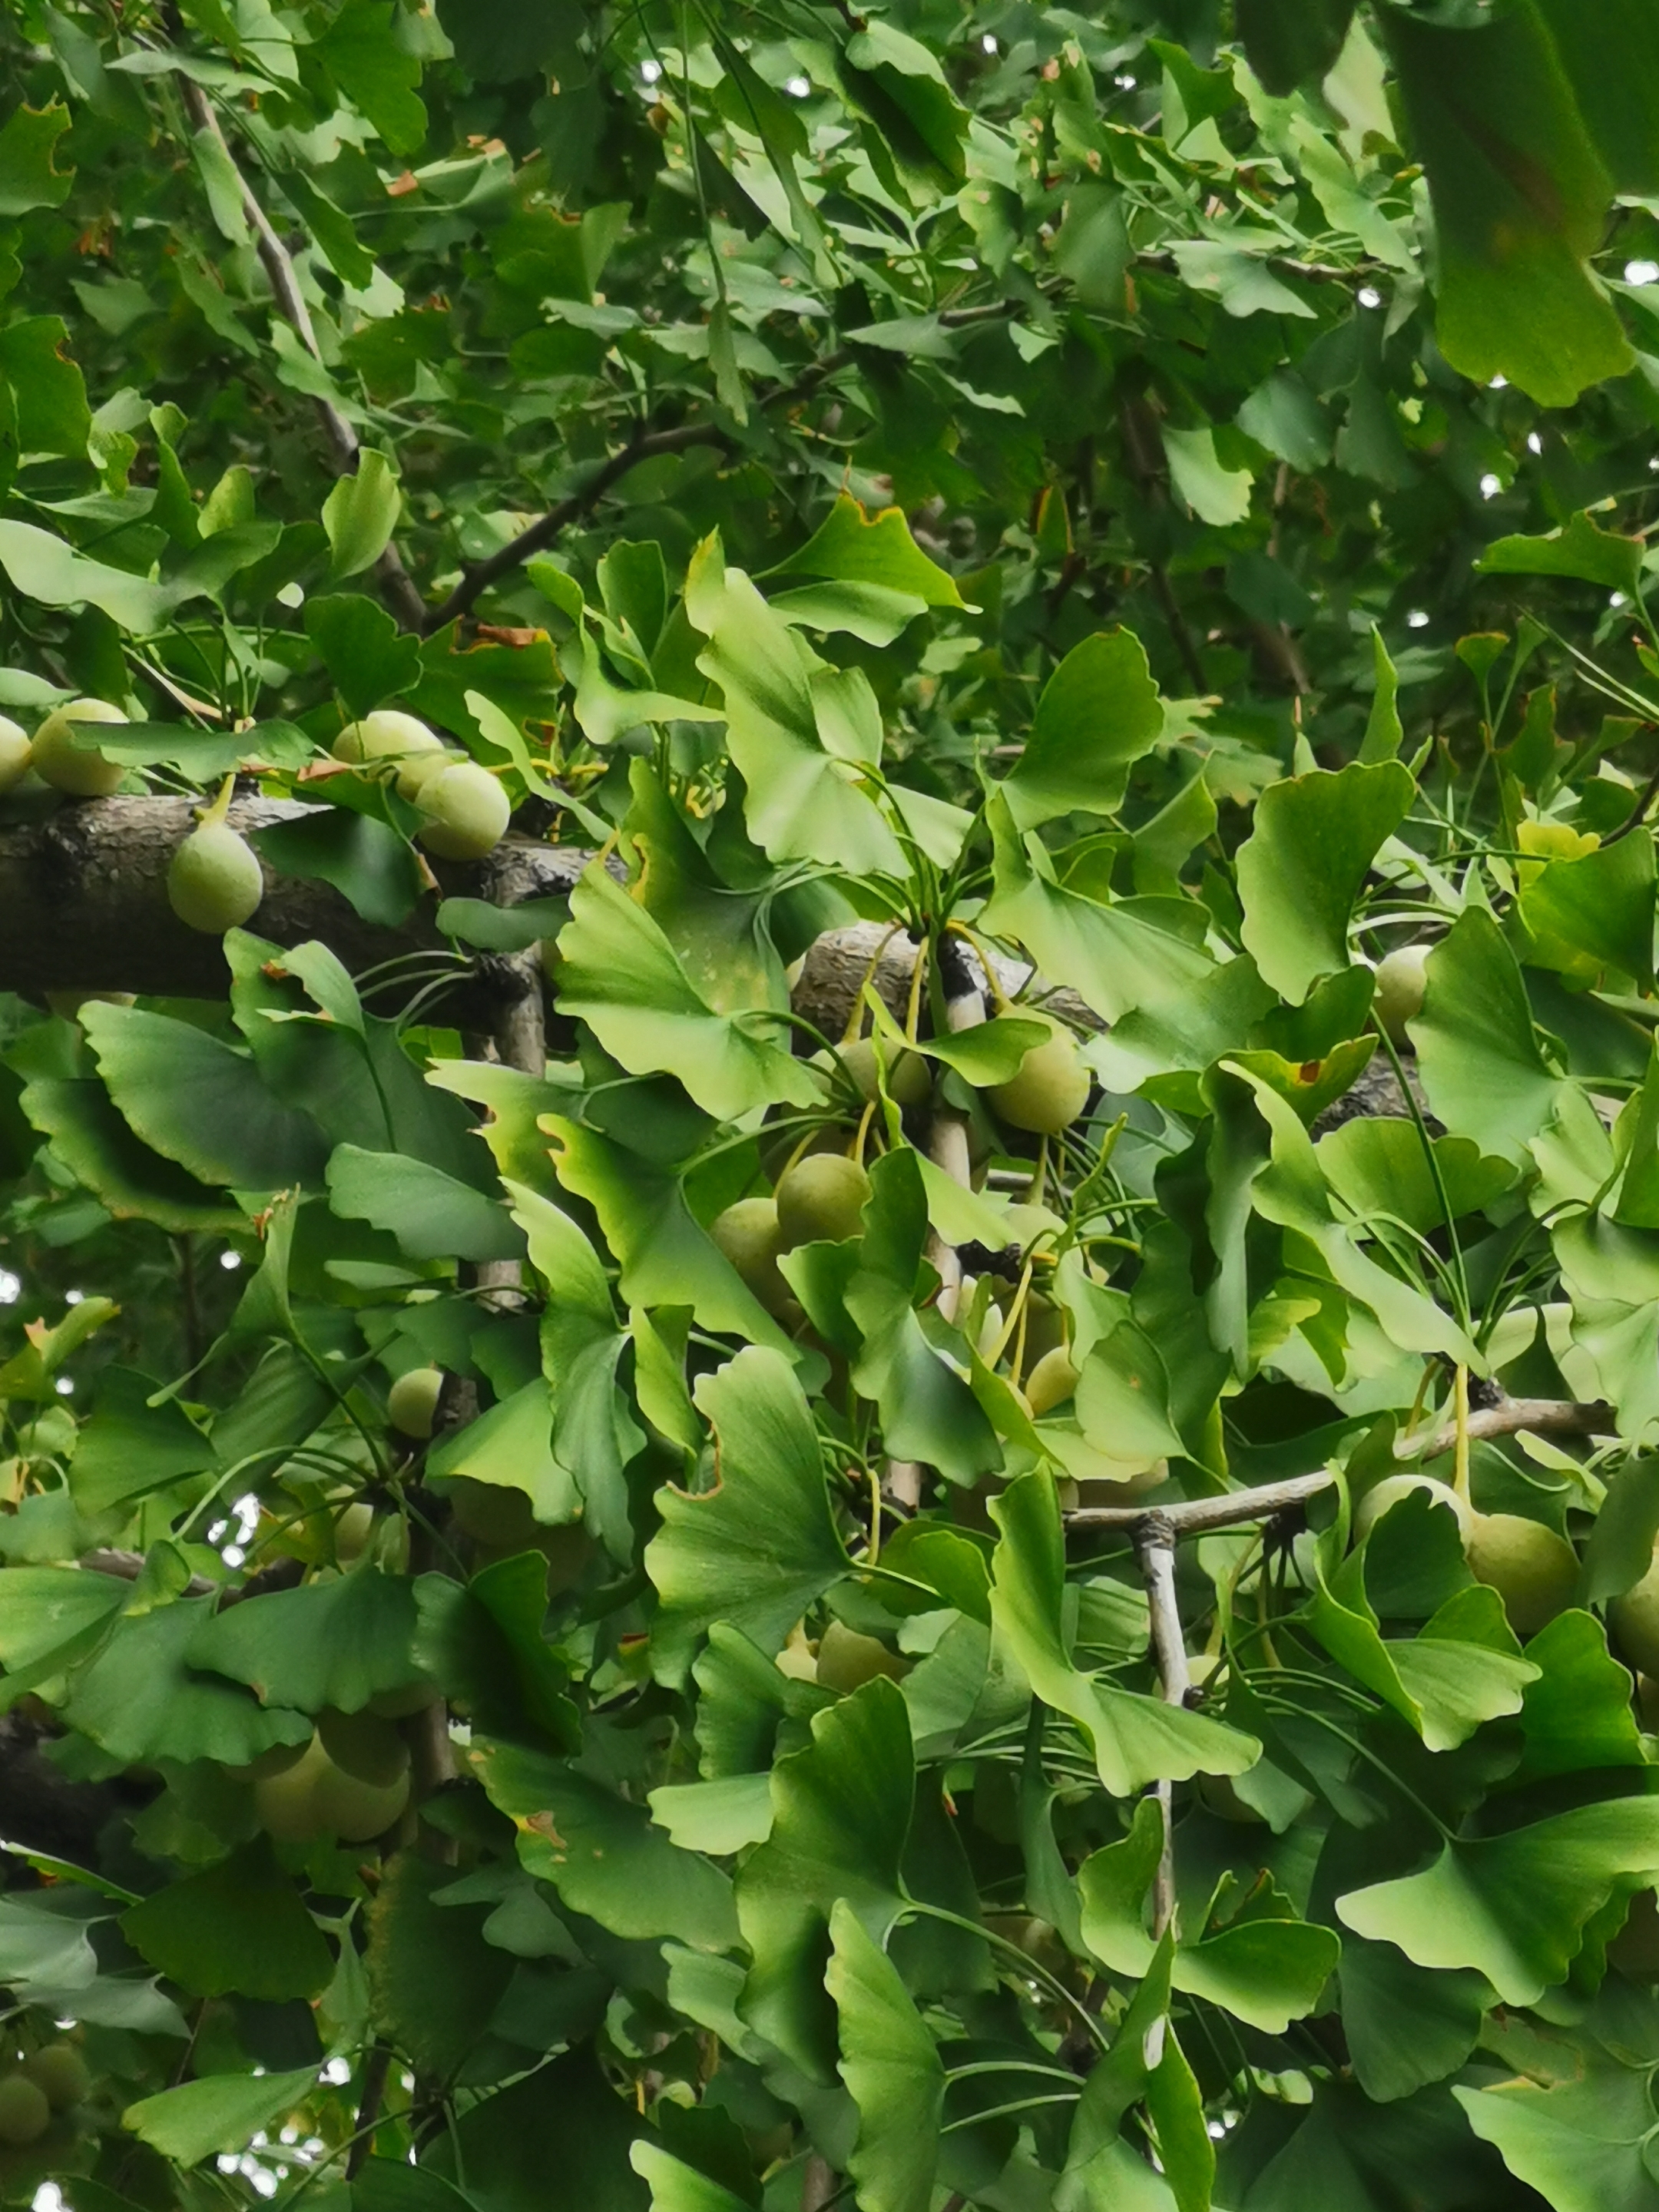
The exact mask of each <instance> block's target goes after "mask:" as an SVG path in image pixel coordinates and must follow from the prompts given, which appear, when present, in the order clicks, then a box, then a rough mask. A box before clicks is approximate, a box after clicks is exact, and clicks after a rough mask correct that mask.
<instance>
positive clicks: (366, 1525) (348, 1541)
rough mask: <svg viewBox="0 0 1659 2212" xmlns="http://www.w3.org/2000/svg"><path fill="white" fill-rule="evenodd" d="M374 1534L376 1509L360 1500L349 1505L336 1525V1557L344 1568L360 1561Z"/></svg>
mask: <svg viewBox="0 0 1659 2212" xmlns="http://www.w3.org/2000/svg"><path fill="white" fill-rule="evenodd" d="M373 1534H374V1507H373V1506H372V1505H365V1504H363V1503H362V1499H361V1498H360V1499H359V1500H358V1501H357V1502H356V1504H352V1505H348V1506H347V1507H346V1509H345V1510H344V1512H343V1513H342V1514H341V1515H340V1516H339V1517H338V1518H337V1520H336V1522H335V1523H334V1556H335V1558H336V1559H338V1560H339V1561H340V1563H341V1565H343V1566H349V1565H350V1564H351V1562H352V1560H353V1559H361V1558H362V1554H363V1546H364V1545H365V1544H366V1543H368V1540H369V1538H370V1537H371V1536H372V1535H373Z"/></svg>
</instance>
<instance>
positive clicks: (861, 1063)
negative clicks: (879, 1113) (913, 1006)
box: [836, 1037, 933, 1106]
mask: <svg viewBox="0 0 1659 2212" xmlns="http://www.w3.org/2000/svg"><path fill="white" fill-rule="evenodd" d="M836 1057H837V1058H838V1059H839V1060H840V1061H841V1064H842V1066H843V1067H844V1068H845V1069H846V1071H847V1073H848V1076H850V1077H851V1079H852V1083H853V1088H854V1090H855V1091H857V1092H858V1094H859V1096H860V1098H873V1097H876V1096H877V1095H878V1090H879V1087H880V1086H879V1085H878V1083H877V1081H876V1045H875V1040H874V1038H873V1037H858V1038H856V1039H855V1040H854V1042H852V1043H851V1044H844V1045H842V1046H841V1047H839V1048H838V1050H837V1054H836ZM881 1059H882V1065H883V1066H884V1068H885V1070H886V1072H887V1096H888V1097H890V1099H891V1100H892V1102H893V1103H894V1105H895V1106H920V1105H921V1102H922V1100H923V1099H924V1098H926V1097H927V1094H928V1092H929V1091H931V1090H932V1089H933V1069H932V1068H931V1067H930V1066H929V1065H928V1063H927V1060H925V1059H924V1058H923V1056H922V1054H921V1053H919V1052H907V1051H906V1050H905V1048H903V1046H902V1045H895V1044H890V1043H889V1042H887V1040H886V1039H885V1038H883V1040H882V1047H881Z"/></svg>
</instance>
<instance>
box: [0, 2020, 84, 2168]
mask: <svg viewBox="0 0 1659 2212" xmlns="http://www.w3.org/2000/svg"><path fill="white" fill-rule="evenodd" d="M3 2067H4V2070H3V2071H0V2144H4V2145H6V2146H7V2147H8V2148H10V2149H14V2150H21V2149H22V2148H25V2147H26V2146H27V2145H28V2144H30V2143H35V2142H39V2141H40V2138H41V2136H44V2135H45V2134H46V2130H47V2129H48V2128H50V2127H51V2125H52V2122H53V2120H54V2118H56V2117H57V2116H58V2113H60V2112H70V2110H71V2109H72V2108H73V2107H74V2106H76V2105H79V2104H81V2103H82V2102H83V2101H84V2100H85V2099H86V2098H87V2097H88V2095H89V2094H90V2093H91V2090H92V2075H91V2074H90V2072H89V2071H88V2067H87V2062H86V2060H85V2059H84V2058H83V2057H82V2056H81V2053H80V2052H79V2051H77V2050H76V2047H75V2045H73V2044H72V2043H47V2044H43V2045H41V2046H40V2049H39V2050H37V2051H27V2052H23V2051H18V2050H16V2049H15V2047H14V2048H12V2049H11V2050H9V2051H7V2052H6V2053H5V2054H4V2057H3Z"/></svg>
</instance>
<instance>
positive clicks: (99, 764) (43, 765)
mask: <svg viewBox="0 0 1659 2212" xmlns="http://www.w3.org/2000/svg"><path fill="white" fill-rule="evenodd" d="M126 719H127V718H126V716H125V714H123V713H122V712H121V709H120V708H118V707H112V706H111V705H110V703H109V702H108V700H107V699H71V700H70V701H69V702H68V704H67V705H65V706H62V707H54V708H52V712H51V714H48V715H47V716H46V720H45V721H43V722H42V723H41V725H40V728H39V729H38V730H37V731H36V732H35V733H34V743H33V746H32V747H31V748H30V759H31V764H32V765H33V769H34V772H35V774H36V775H39V776H41V777H43V778H44V779H45V781H46V782H47V783H49V784H51V785H52V788H53V789H54V790H55V791H63V792H67V793H68V794H69V796H70V798H71V799H107V798H108V797H109V795H110V793H111V792H112V791H114V790H115V789H116V788H117V787H118V785H119V783H120V781H121V779H122V777H123V776H124V775H125V774H126V769H125V768H124V767H123V766H122V764H121V763H120V762H119V761H112V760H108V759H106V757H105V756H104V755H103V754H102V753H100V752H99V751H98V750H96V749H95V748H88V747H86V746H82V745H77V744H76V742H75V738H74V730H75V726H76V723H77V722H80V723H85V722H125V720H126Z"/></svg>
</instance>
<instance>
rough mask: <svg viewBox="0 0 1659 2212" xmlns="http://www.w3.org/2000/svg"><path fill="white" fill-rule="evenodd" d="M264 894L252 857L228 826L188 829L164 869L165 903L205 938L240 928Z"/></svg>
mask: <svg viewBox="0 0 1659 2212" xmlns="http://www.w3.org/2000/svg"><path fill="white" fill-rule="evenodd" d="M264 895H265V879H264V871H263V870H262V869H261V867H260V866H259V857H258V854H257V853H256V852H255V851H254V849H253V848H252V845H250V844H249V843H248V842H247V840H246V837H243V836H240V835H239V834H238V832H237V831H236V830H234V829H232V828H231V826H230V824H229V823H228V822H213V821H207V822H204V823H202V825H201V827H200V828H199V829H192V830H191V833H190V835H189V836H188V837H186V838H185V841H184V842H183V844H182V845H180V846H179V849H178V851H177V852H176V853H175V854H173V858H172V860H170V861H169V862H168V864H167V904H168V905H169V906H170V907H171V908H173V912H174V914H176V915H178V917H179V921H182V922H183V923H184V924H185V927H186V928H188V929H199V930H201V931H202V932H203V933H204V934H206V935H208V936H211V937H222V936H223V935H224V933H225V932H226V931H227V930H228V929H240V927H241V925H242V924H243V923H244V922H245V921H247V919H248V918H249V916H250V915H252V913H253V912H254V910H255V908H257V907H258V903H259V902H260V900H261V899H262V898H263V897H264Z"/></svg>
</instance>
